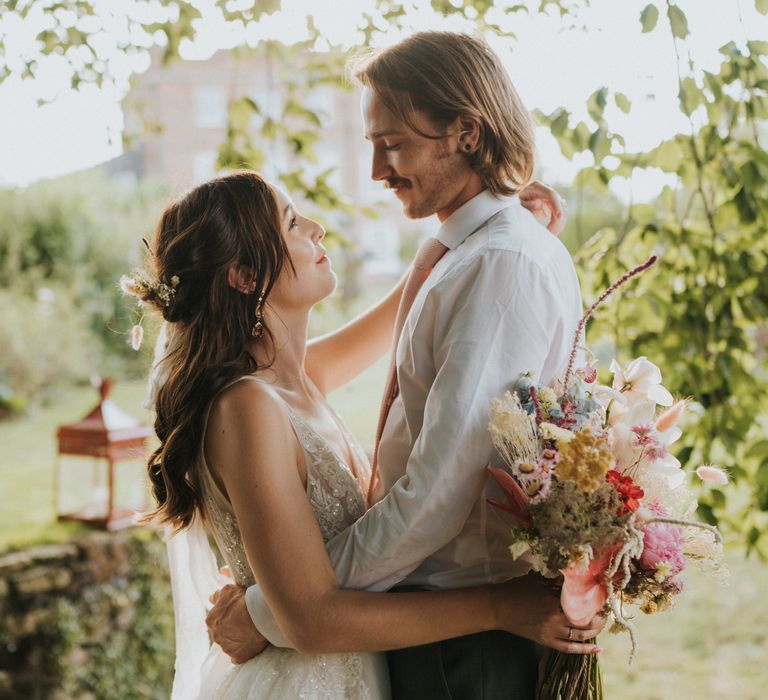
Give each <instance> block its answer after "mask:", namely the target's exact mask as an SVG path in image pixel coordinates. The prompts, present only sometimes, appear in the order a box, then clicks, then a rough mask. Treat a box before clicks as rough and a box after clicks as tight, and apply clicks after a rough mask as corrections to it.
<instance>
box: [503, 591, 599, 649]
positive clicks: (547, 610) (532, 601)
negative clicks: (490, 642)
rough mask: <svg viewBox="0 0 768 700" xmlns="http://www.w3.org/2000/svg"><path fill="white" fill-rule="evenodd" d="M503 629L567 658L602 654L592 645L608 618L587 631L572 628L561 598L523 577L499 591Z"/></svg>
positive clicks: (585, 629) (589, 626)
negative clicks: (591, 640)
mask: <svg viewBox="0 0 768 700" xmlns="http://www.w3.org/2000/svg"><path fill="white" fill-rule="evenodd" d="M495 593H496V596H497V601H498V605H499V607H498V610H499V628H500V629H504V630H506V631H507V632H511V633H513V634H516V635H518V636H520V637H525V638H526V639H531V640H533V641H534V642H537V643H539V644H542V645H543V646H546V647H549V648H551V649H555V650H557V651H562V652H564V653H566V654H593V653H597V652H600V651H602V649H601V648H600V647H599V646H596V645H595V644H592V643H588V642H587V640H588V639H594V638H595V637H596V636H597V635H598V634H599V633H600V632H601V631H602V629H603V627H605V623H606V617H605V616H604V615H597V616H595V617H594V618H593V619H592V620H591V622H590V623H589V624H588V625H587V626H586V627H576V626H575V625H572V624H571V623H570V622H569V621H568V618H567V617H566V616H565V614H564V613H563V611H562V609H561V608H560V598H559V596H558V595H557V594H556V593H555V592H553V591H552V590H551V589H549V588H547V587H546V586H544V585H543V584H542V583H540V581H539V580H538V579H536V578H534V577H532V576H522V577H520V578H517V579H513V580H512V581H509V582H507V583H504V584H501V585H499V586H498V587H497V591H496V592H495Z"/></svg>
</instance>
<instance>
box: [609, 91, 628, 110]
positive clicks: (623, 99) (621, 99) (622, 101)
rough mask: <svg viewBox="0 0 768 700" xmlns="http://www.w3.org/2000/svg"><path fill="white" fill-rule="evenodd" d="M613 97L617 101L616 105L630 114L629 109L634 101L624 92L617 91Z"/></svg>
mask: <svg viewBox="0 0 768 700" xmlns="http://www.w3.org/2000/svg"><path fill="white" fill-rule="evenodd" d="M613 99H614V101H615V102H616V106H617V107H618V108H619V109H620V110H621V111H622V112H624V114H629V109H630V107H631V106H632V103H631V102H630V101H629V98H628V97H627V96H626V95H625V94H624V93H623V92H617V93H616V94H615V95H614V96H613Z"/></svg>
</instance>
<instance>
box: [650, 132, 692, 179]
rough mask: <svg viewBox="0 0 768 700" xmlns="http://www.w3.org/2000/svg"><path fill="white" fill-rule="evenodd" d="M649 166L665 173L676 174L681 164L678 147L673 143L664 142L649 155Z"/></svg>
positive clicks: (681, 158)
mask: <svg viewBox="0 0 768 700" xmlns="http://www.w3.org/2000/svg"><path fill="white" fill-rule="evenodd" d="M650 156H651V158H650V160H649V163H648V164H649V165H651V166H656V167H657V168H661V169H662V170H663V171H664V172H667V173H676V172H677V171H678V170H679V169H680V165H681V164H682V162H683V154H682V153H681V152H680V147H679V146H678V144H677V143H676V142H675V141H674V140H673V141H665V142H664V143H662V144H661V145H660V146H659V147H658V148H656V149H654V150H653V151H651V153H650Z"/></svg>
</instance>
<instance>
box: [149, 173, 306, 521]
mask: <svg viewBox="0 0 768 700" xmlns="http://www.w3.org/2000/svg"><path fill="white" fill-rule="evenodd" d="M150 253H151V260H150V266H151V268H152V269H151V270H150V271H148V274H147V276H146V278H147V279H149V280H152V283H151V284H150V285H149V286H150V289H149V290H146V289H145V293H144V296H143V301H144V302H145V303H146V305H148V306H150V307H153V308H154V309H156V310H157V311H159V312H160V313H161V315H162V316H163V318H164V320H165V321H167V322H168V323H170V324H172V325H173V337H174V340H173V343H172V348H171V350H170V354H168V355H166V357H165V358H164V359H163V363H164V364H163V369H164V372H165V373H166V375H167V379H166V380H165V382H164V383H163V384H162V386H161V387H160V388H159V391H158V393H157V398H156V400H155V410H156V419H155V432H156V433H157V436H158V438H159V439H160V446H159V447H158V448H157V449H156V450H155V451H154V452H153V453H152V455H151V456H150V458H149V462H148V469H149V478H150V482H151V484H152V491H153V495H154V497H155V500H156V502H157V508H156V510H155V511H154V512H152V513H150V514H149V515H148V516H147V518H146V519H147V520H155V521H158V522H160V523H167V524H170V525H171V526H173V527H174V528H175V529H182V528H184V527H187V526H188V525H190V523H191V522H192V520H193V518H194V517H195V514H196V513H197V512H200V513H203V503H202V499H201V494H200V488H199V483H198V478H197V470H198V468H199V462H198V460H199V455H200V452H201V450H202V445H201V439H202V434H203V426H204V420H205V414H206V410H207V408H208V405H209V403H210V402H211V400H212V399H213V398H214V397H215V396H216V395H217V394H218V393H219V392H220V391H221V390H222V389H223V388H224V387H225V386H227V385H228V384H229V383H230V382H232V381H234V380H235V379H237V378H238V377H241V376H243V375H245V374H250V373H252V372H254V371H256V369H258V368H259V367H257V365H256V361H255V359H254V358H253V356H252V355H251V354H250V353H249V351H248V348H249V344H250V343H251V342H252V341H253V337H252V328H253V326H254V323H255V321H256V313H257V305H258V303H259V302H258V298H259V293H258V292H259V291H261V290H263V291H264V300H266V299H267V298H268V297H269V292H270V290H271V289H272V286H273V285H274V283H275V281H276V280H277V278H278V276H279V275H280V272H281V270H282V269H283V267H284V266H285V265H289V266H290V267H291V268H292V263H291V259H290V255H289V253H288V249H287V248H286V246H285V241H284V239H283V236H282V234H281V231H280V215H279V212H278V207H277V203H276V200H275V195H274V191H273V190H272V187H271V186H270V185H269V183H267V182H266V181H265V180H264V179H263V178H262V177H261V176H260V175H258V174H257V173H254V172H249V171H242V172H236V173H233V174H231V175H226V176H224V177H220V178H216V179H214V180H211V181H209V182H205V183H203V184H201V185H199V186H197V187H195V188H194V189H193V190H191V191H190V192H188V193H187V194H186V195H184V196H183V197H182V198H181V199H179V200H178V201H176V202H173V203H171V204H170V205H169V206H168V207H167V208H166V209H165V211H164V212H163V214H162V215H161V217H160V221H159V222H158V224H157V229H156V232H155V236H154V239H153V242H152V244H151V246H150ZM231 266H235V267H236V268H238V269H245V270H247V271H248V274H249V275H250V279H249V282H250V284H251V285H252V287H253V289H254V290H255V293H251V294H245V293H242V292H241V291H238V290H236V289H233V287H232V286H231V285H230V284H229V270H230V267H231ZM153 285H155V286H157V285H165V288H166V289H167V288H169V287H170V288H172V289H174V292H173V294H172V295H171V296H170V298H169V299H168V295H166V299H168V301H165V300H164V299H162V298H158V296H157V295H156V294H154V293H153V292H152V289H151V287H152V286H153ZM256 290H258V291H256ZM262 323H263V324H264V336H265V337H266V338H269V340H270V343H271V333H270V331H269V328H268V327H267V326H266V322H265V321H264V320H263V319H262Z"/></svg>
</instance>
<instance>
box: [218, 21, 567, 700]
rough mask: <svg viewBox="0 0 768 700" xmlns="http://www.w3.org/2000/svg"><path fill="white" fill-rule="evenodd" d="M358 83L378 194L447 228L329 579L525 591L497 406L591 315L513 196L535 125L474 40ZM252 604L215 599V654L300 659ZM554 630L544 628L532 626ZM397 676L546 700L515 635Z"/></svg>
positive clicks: (409, 293)
mask: <svg viewBox="0 0 768 700" xmlns="http://www.w3.org/2000/svg"><path fill="white" fill-rule="evenodd" d="M355 77H356V78H357V80H358V81H359V82H360V83H361V85H362V87H363V92H362V111H363V120H364V124H365V136H366V138H367V139H369V140H370V141H371V143H372V145H373V164H372V173H371V174H372V177H373V179H374V180H380V181H382V182H383V183H384V184H385V185H386V186H387V187H388V188H390V189H391V190H392V191H393V192H394V193H395V195H396V196H397V198H398V199H399V200H400V201H401V202H402V205H403V210H404V213H405V215H406V216H408V217H410V218H423V217H428V216H431V215H433V214H436V215H437V217H438V219H439V220H440V222H441V227H440V229H439V231H438V233H437V236H436V240H435V239H430V240H429V241H428V242H427V243H426V244H425V245H423V246H422V248H421V249H420V252H419V254H418V255H417V260H416V268H417V270H416V272H415V273H412V278H413V279H412V281H409V284H408V288H407V289H406V292H405V293H404V300H403V302H401V312H400V313H399V314H398V316H399V319H398V323H399V325H401V326H402V332H401V334H400V342H399V344H398V346H397V352H396V371H395V373H394V375H393V377H392V381H391V382H390V384H389V386H388V389H387V397H386V398H385V403H384V406H383V410H382V417H381V420H380V425H379V439H378V440H377V449H376V456H375V460H374V474H373V477H372V487H371V493H370V494H369V500H370V502H371V504H372V507H371V508H370V510H368V512H367V513H366V514H365V515H364V516H363V517H362V518H361V519H360V520H358V521H357V522H356V523H355V524H354V525H352V526H351V527H350V528H348V529H347V530H345V531H344V532H342V533H341V534H339V535H338V536H336V537H335V538H334V539H333V540H331V541H330V542H329V543H328V553H329V556H330V559H331V562H332V563H333V566H334V569H335V571H336V574H337V576H338V579H339V583H340V585H341V586H342V587H344V588H357V589H368V590H377V591H383V590H388V589H393V588H401V587H407V588H409V589H411V590H414V589H427V588H457V587H463V586H471V585H475V584H481V583H493V582H501V581H506V580H509V579H511V578H514V577H518V576H522V575H524V574H525V573H526V572H527V570H528V566H527V565H526V564H525V563H524V562H522V561H520V560H515V559H513V557H512V556H511V555H510V553H509V550H508V548H507V544H508V541H509V525H508V523H507V522H506V521H505V520H504V518H503V517H502V515H501V514H500V512H499V511H498V510H496V509H494V508H492V507H490V506H489V505H488V503H487V499H488V498H494V497H495V498H499V497H500V494H499V493H498V491H497V487H496V486H495V483H493V480H490V479H489V478H488V476H487V471H486V467H487V465H488V464H489V463H490V464H495V465H500V463H499V457H498V455H496V453H495V452H494V449H493V446H492V444H491V440H490V436H489V434H488V429H487V423H488V408H489V403H490V401H491V399H492V398H494V397H498V396H501V395H502V394H503V393H504V391H505V390H506V389H508V388H509V387H510V385H511V384H512V383H513V382H514V381H515V379H516V378H517V376H518V375H519V374H521V373H524V372H531V373H532V376H533V377H534V378H535V379H537V380H539V381H542V382H549V381H550V380H552V379H553V378H554V377H556V376H557V375H558V374H559V373H560V372H561V371H562V370H563V369H564V368H565V366H566V363H567V355H568V351H569V346H570V343H571V341H572V339H573V335H574V332H575V329H576V326H577V323H578V320H579V318H580V315H581V298H580V294H579V286H578V281H577V278H576V273H575V270H574V268H573V264H572V262H571V259H570V256H569V255H568V253H567V251H566V250H565V248H564V247H563V245H562V244H561V243H560V242H559V241H558V240H557V239H556V238H555V237H553V236H546V235H541V233H540V231H541V229H540V227H539V225H538V224H537V223H536V221H535V220H534V218H533V216H531V214H530V213H529V212H528V211H526V209H525V208H524V207H523V206H522V205H521V203H520V198H519V197H518V196H516V195H515V192H516V191H518V190H519V189H521V188H522V187H524V186H525V185H526V184H527V183H528V182H529V181H530V178H531V175H532V171H533V160H534V138H533V131H532V127H531V123H530V121H529V117H528V114H527V112H526V110H525V109H524V107H523V105H522V103H521V102H520V99H519V97H518V96H517V93H516V92H515V90H514V88H513V86H512V84H511V82H510V79H509V76H508V75H507V73H506V71H505V70H504V68H503V67H502V65H501V62H500V60H499V58H498V56H497V55H496V54H494V53H493V51H492V50H491V49H490V48H489V47H488V46H487V45H486V44H485V43H483V42H482V41H480V40H477V39H475V38H472V37H469V36H466V35H462V34H453V33H445V32H423V33H419V34H415V35H413V36H411V37H409V38H407V39H405V40H404V41H402V42H400V43H398V44H396V45H395V46H392V47H390V48H388V49H386V50H384V51H381V52H380V53H378V54H376V55H375V56H373V57H371V58H368V59H366V61H365V62H363V63H361V64H359V65H358V66H357V68H356V73H355ZM560 218H561V217H560ZM420 268H423V270H422V269H420ZM419 286H420V288H419ZM409 305H410V308H408V306H409ZM240 590H241V589H238V588H237V587H234V586H231V587H227V588H225V589H223V591H222V592H220V593H217V594H216V596H215V599H216V606H215V607H214V609H213V611H212V612H211V614H210V615H209V624H210V626H211V630H212V634H213V638H214V641H217V642H219V643H220V644H221V646H222V647H223V648H224V650H225V651H226V652H227V653H229V654H230V655H231V656H233V658H235V659H236V660H238V661H244V660H246V659H247V658H249V657H251V656H253V655H255V654H256V653H258V652H259V650H260V648H261V646H260V645H261V644H263V638H262V637H261V636H260V635H259V634H258V633H257V632H256V630H255V629H254V625H255V627H256V628H258V630H260V631H261V633H262V634H263V635H264V636H265V637H266V638H267V639H269V640H270V641H271V642H272V643H274V644H276V645H278V646H287V643H286V642H285V640H284V638H283V637H282V634H281V633H280V630H279V629H278V628H277V626H276V625H275V623H274V621H273V619H272V618H271V614H270V612H269V609H268V608H267V606H266V604H265V603H264V601H263V599H262V598H261V595H260V591H259V589H258V587H255V586H254V587H252V588H250V589H248V591H247V592H246V594H245V599H246V600H245V603H247V612H246V605H245V604H244V602H243V597H242V593H241V592H240ZM553 598H554V597H553ZM555 605H556V604H555ZM248 613H249V614H250V619H249V617H248ZM542 614H543V613H542V610H535V611H531V617H532V621H531V624H532V626H535V625H536V624H537V623H538V620H537V619H535V618H536V616H537V615H542ZM251 620H252V621H253V625H252V624H251ZM388 661H389V664H390V674H391V677H392V692H393V697H395V698H474V697H486V698H495V697H510V698H532V697H533V695H534V688H535V683H536V673H537V654H536V648H535V645H534V643H533V642H531V641H530V640H529V639H525V638H523V637H517V636H515V635H511V634H507V633H502V632H490V633H485V634H477V635H471V636H469V637H462V638H459V639H453V640H448V641H446V642H441V643H438V644H430V645H425V646H423V647H416V648H413V649H405V650H401V651H397V652H390V653H389V654H388Z"/></svg>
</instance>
